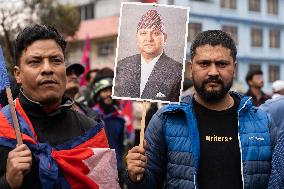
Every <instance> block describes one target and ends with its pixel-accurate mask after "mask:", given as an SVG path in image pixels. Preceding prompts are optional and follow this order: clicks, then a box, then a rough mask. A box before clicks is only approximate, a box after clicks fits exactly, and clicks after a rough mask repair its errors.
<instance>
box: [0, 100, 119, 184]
mask: <svg viewBox="0 0 284 189" xmlns="http://www.w3.org/2000/svg"><path fill="white" fill-rule="evenodd" d="M15 106H16V110H17V114H18V118H19V123H20V126H21V131H22V138H23V141H24V143H25V144H26V145H27V146H28V147H29V148H30V150H31V152H32V154H33V156H34V157H35V158H36V159H37V160H38V161H39V178H40V182H41V188H42V189H54V188H64V189H85V188H88V189H109V188H112V189H119V184H118V174H117V168H116V157H115V151H114V150H113V149H110V148H109V146H108V141H107V138H106V134H105V131H104V127H103V123H102V122H99V123H98V124H96V125H94V126H93V127H91V128H90V129H89V130H88V131H86V132H85V133H84V134H83V135H81V136H78V137H76V138H73V139H71V140H70V141H67V142H65V143H64V144H61V145H57V146H55V147H51V146H50V145H49V144H48V143H39V142H38V141H37V135H36V133H35V131H34V128H33V126H32V124H31V122H30V120H29V118H28V117H27V115H26V114H25V112H24V110H23V108H22V107H21V105H20V102H19V99H16V101H15ZM0 126H1V129H0V145H2V146H6V147H10V148H15V146H16V136H15V132H14V129H13V124H12V123H11V114H10V106H5V107H4V108H3V109H2V110H1V112H0ZM61 173H63V174H61Z"/></svg>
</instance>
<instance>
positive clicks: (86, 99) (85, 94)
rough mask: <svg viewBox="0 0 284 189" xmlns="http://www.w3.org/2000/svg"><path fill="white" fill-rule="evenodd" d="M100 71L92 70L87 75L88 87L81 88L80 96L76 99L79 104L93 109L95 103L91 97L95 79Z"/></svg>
mask: <svg viewBox="0 0 284 189" xmlns="http://www.w3.org/2000/svg"><path fill="white" fill-rule="evenodd" d="M98 71H99V69H91V70H90V71H89V72H88V73H87V74H86V81H87V85H85V86H81V87H80V90H79V95H80V96H79V97H78V98H77V99H76V100H77V102H79V103H81V104H85V105H87V106H89V107H92V106H93V105H94V102H93V100H92V98H91V97H90V96H91V91H92V89H93V83H94V79H95V77H96V74H97V72H98Z"/></svg>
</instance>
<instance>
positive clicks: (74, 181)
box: [51, 129, 108, 189]
mask: <svg viewBox="0 0 284 189" xmlns="http://www.w3.org/2000/svg"><path fill="white" fill-rule="evenodd" d="M91 148H108V142H107V139H106V134H105V131H104V129H102V130H101V131H100V132H99V133H97V134H96V135H95V136H94V137H93V138H91V139H89V140H88V141H86V142H84V143H82V144H80V145H78V146H76V147H75V148H73V149H70V150H60V151H52V154H51V155H52V157H53V158H54V160H55V161H56V162H57V163H58V165H59V167H60V168H61V170H63V172H64V176H65V177H66V179H67V180H68V183H69V184H70V185H71V187H72V188H74V189H75V188H91V189H92V188H93V189H98V188H99V186H98V185H97V184H96V183H95V182H94V181H93V180H92V179H90V178H89V177H88V176H87V174H88V173H89V172H90V170H89V168H88V167H87V166H86V165H85V163H84V162H83V161H82V160H85V159H88V158H89V157H91V156H93V155H94V153H93V150H92V149H91ZM82 181H84V182H82Z"/></svg>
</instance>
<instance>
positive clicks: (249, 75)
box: [246, 69, 263, 84]
mask: <svg viewBox="0 0 284 189" xmlns="http://www.w3.org/2000/svg"><path fill="white" fill-rule="evenodd" d="M254 75H263V72H262V71H261V70H260V69H252V70H249V71H248V73H247V75H246V82H247V84H249V81H250V80H252V78H253V76H254Z"/></svg>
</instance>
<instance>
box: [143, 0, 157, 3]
mask: <svg viewBox="0 0 284 189" xmlns="http://www.w3.org/2000/svg"><path fill="white" fill-rule="evenodd" d="M156 2H157V0H143V3H156Z"/></svg>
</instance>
